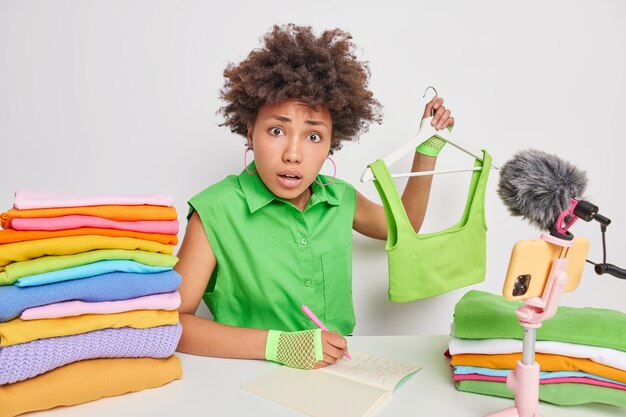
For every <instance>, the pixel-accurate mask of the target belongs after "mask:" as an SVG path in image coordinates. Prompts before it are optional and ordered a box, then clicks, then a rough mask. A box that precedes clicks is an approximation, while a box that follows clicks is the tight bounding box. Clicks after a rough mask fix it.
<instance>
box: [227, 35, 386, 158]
mask: <svg viewBox="0 0 626 417" xmlns="http://www.w3.org/2000/svg"><path fill="white" fill-rule="evenodd" d="M351 39H352V36H351V35H350V34H349V33H347V32H344V31H342V30H340V29H333V30H327V31H325V32H323V33H322V34H321V35H320V36H319V37H316V36H315V35H314V34H313V30H312V28H311V27H310V26H297V25H294V24H288V25H285V26H277V25H276V26H274V28H273V30H272V31H271V32H268V33H267V34H265V36H263V38H262V40H263V47H261V48H258V49H254V50H253V51H252V52H250V54H249V55H248V56H247V57H246V58H245V59H244V60H243V61H242V62H240V63H239V64H238V65H234V64H232V63H230V64H228V66H227V67H226V69H225V70H224V78H225V79H226V80H225V82H224V87H223V89H222V90H221V91H220V98H221V99H222V100H224V101H225V102H226V105H225V106H224V107H221V108H220V109H219V111H218V113H221V114H223V115H224V117H225V119H226V121H225V122H224V123H223V124H222V125H221V126H228V127H229V128H230V130H231V131H232V132H234V133H237V134H240V135H242V136H244V137H245V136H246V135H247V132H248V128H247V125H248V123H250V122H252V123H253V122H254V120H255V117H256V114H257V111H258V109H259V108H260V107H261V106H262V105H263V104H264V103H276V102H280V101H284V100H287V99H291V98H297V99H300V100H303V101H305V102H307V103H308V104H309V105H311V106H312V107H317V106H319V105H323V106H326V107H327V108H328V109H329V110H330V114H331V117H332V120H333V135H332V140H331V148H330V149H331V152H333V151H336V150H338V149H340V148H341V145H342V141H346V140H348V141H351V140H356V139H358V137H359V135H361V134H363V133H365V132H366V131H367V129H368V127H369V124H370V123H372V122H376V123H378V124H380V123H381V122H382V106H381V105H380V103H379V102H378V101H377V100H376V99H375V98H374V97H373V94H372V92H371V91H370V90H368V88H367V84H368V81H369V77H370V70H369V67H368V64H367V62H365V61H359V60H357V58H356V56H355V53H354V44H353V43H352V42H351Z"/></svg>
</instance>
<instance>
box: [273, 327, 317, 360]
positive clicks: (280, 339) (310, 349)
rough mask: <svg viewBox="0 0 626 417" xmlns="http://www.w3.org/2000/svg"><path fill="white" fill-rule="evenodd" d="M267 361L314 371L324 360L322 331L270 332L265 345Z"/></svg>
mask: <svg viewBox="0 0 626 417" xmlns="http://www.w3.org/2000/svg"><path fill="white" fill-rule="evenodd" d="M265 359H267V360H270V361H274V362H278V363H282V364H284V365H287V366H289V367H291V368H299V369H313V367H314V366H315V363H316V362H319V361H321V360H323V359H324V354H323V352H322V331H321V330H320V329H315V330H304V331H301V332H280V331H276V330H270V331H269V333H268V335H267V342H266V344H265Z"/></svg>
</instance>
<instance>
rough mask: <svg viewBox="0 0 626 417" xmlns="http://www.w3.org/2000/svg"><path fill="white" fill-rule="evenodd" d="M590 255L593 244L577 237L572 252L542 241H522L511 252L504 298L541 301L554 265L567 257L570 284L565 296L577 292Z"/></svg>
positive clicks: (567, 286) (565, 290) (566, 287)
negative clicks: (590, 247)
mask: <svg viewBox="0 0 626 417" xmlns="http://www.w3.org/2000/svg"><path fill="white" fill-rule="evenodd" d="M588 253H589V240H587V239H585V238H583V237H575V238H574V243H573V245H572V246H571V247H569V248H563V247H561V246H558V245H555V244H552V243H548V242H546V241H545V240H541V239H537V240H520V241H518V242H517V243H516V244H515V246H513V251H512V252H511V260H510V261H509V269H508V270H507V273H506V278H505V280H504V287H503V288H502V295H504V298H506V299H509V300H525V299H527V298H532V297H541V295H542V294H543V290H544V288H545V286H546V283H547V281H548V276H549V274H550V268H551V267H552V262H553V261H554V260H555V259H556V258H563V257H564V258H566V259H567V260H568V262H567V282H566V283H565V287H564V288H563V292H567V291H573V290H575V289H576V287H578V283H579V282H580V278H581V276H582V274H583V269H584V267H585V261H586V259H587V254H588Z"/></svg>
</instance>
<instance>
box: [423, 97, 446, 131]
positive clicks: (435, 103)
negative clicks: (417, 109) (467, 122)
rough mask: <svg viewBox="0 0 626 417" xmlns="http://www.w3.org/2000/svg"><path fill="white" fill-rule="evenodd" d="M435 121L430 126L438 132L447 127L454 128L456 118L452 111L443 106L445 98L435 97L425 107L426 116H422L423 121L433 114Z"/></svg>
mask: <svg viewBox="0 0 626 417" xmlns="http://www.w3.org/2000/svg"><path fill="white" fill-rule="evenodd" d="M433 111H434V112H435V114H434V115H433V119H432V120H431V122H430V124H431V125H432V126H433V127H434V128H435V129H437V130H441V129H443V128H445V127H453V126H454V117H452V114H451V112H450V109H448V108H446V106H444V105H443V98H441V97H438V96H435V97H433V99H432V100H430V101H429V102H428V103H427V104H426V107H424V114H423V115H422V119H425V118H427V117H430V116H431V115H432V114H433Z"/></svg>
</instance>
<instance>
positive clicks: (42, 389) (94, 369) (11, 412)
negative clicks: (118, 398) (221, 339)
mask: <svg viewBox="0 0 626 417" xmlns="http://www.w3.org/2000/svg"><path fill="white" fill-rule="evenodd" d="M182 374H183V370H182V367H181V365H180V360H179V359H178V358H177V357H176V356H174V355H172V356H170V357H169V358H166V359H154V358H118V359H90V360H85V361H80V362H74V363H71V364H69V365H65V366H62V367H60V368H57V369H55V370H52V371H50V372H46V373H45V374H42V375H39V376H36V377H35V378H31V379H27V380H24V381H20V382H16V383H14V384H9V385H2V386H0V404H1V406H0V417H13V416H17V415H19V414H23V413H27V412H30V411H39V410H48V409H50V408H54V407H59V406H68V405H76V404H82V403H86V402H89V401H94V400H97V399H100V398H105V397H113V396H115V395H122V394H126V393H129V392H137V391H141V390H144V389H147V388H155V387H159V386H161V385H164V384H167V383H168V382H171V381H174V380H175V379H180V378H181V377H182Z"/></svg>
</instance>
